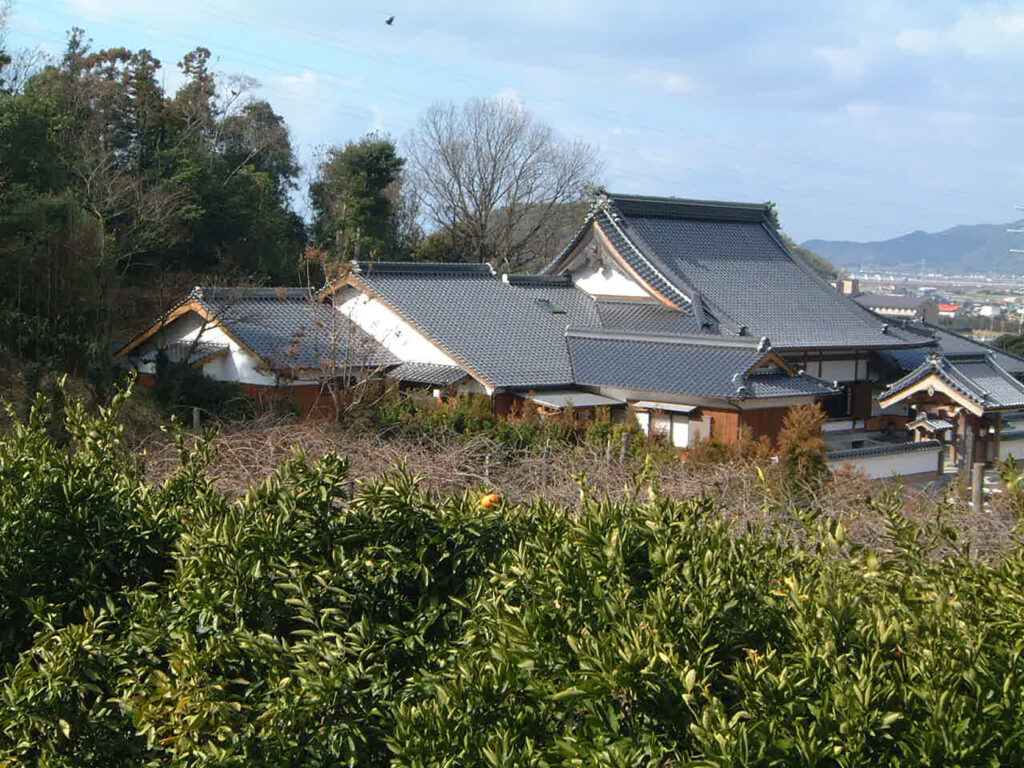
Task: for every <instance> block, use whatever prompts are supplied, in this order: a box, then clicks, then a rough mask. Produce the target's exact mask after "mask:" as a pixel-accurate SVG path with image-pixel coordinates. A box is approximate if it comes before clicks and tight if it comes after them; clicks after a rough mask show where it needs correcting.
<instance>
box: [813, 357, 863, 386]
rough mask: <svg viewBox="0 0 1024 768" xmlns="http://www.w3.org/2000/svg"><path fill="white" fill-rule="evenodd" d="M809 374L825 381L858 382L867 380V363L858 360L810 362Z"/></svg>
mask: <svg viewBox="0 0 1024 768" xmlns="http://www.w3.org/2000/svg"><path fill="white" fill-rule="evenodd" d="M807 372H808V373H809V374H811V375H812V376H817V377H818V378H819V379H824V380H825V381H857V380H858V379H864V378H867V362H866V361H864V360H861V361H860V364H859V365H858V363H857V361H856V360H808V361H807Z"/></svg>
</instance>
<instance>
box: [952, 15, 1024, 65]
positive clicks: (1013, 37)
mask: <svg viewBox="0 0 1024 768" xmlns="http://www.w3.org/2000/svg"><path fill="white" fill-rule="evenodd" d="M952 40H953V42H954V44H955V45H956V47H957V48H959V49H960V50H962V51H963V52H964V53H966V54H967V55H969V56H975V57H978V58H997V57H1000V56H1003V55H1006V54H1017V55H1019V54H1020V53H1022V52H1024V13H1012V14H1006V13H998V12H992V10H991V9H984V10H981V9H977V8H970V9H968V10H966V11H964V13H963V15H961V17H960V19H959V21H957V23H956V25H955V26H954V27H953V29H952Z"/></svg>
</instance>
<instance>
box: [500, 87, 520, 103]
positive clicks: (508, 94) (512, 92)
mask: <svg viewBox="0 0 1024 768" xmlns="http://www.w3.org/2000/svg"><path fill="white" fill-rule="evenodd" d="M498 100H499V101H508V102H511V103H513V104H523V97H522V95H521V94H520V93H519V91H517V90H516V89H515V88H502V89H501V90H500V91H498Z"/></svg>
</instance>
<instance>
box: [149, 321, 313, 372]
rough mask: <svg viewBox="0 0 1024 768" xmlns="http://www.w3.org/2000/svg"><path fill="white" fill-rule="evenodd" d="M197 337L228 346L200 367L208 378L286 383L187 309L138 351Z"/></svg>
mask: <svg viewBox="0 0 1024 768" xmlns="http://www.w3.org/2000/svg"><path fill="white" fill-rule="evenodd" d="M197 338H198V339H199V340H200V341H204V342H208V343H211V344H226V345H227V346H228V354H227V355H223V356H221V357H218V358H217V359H215V360H211V361H210V362H208V363H206V364H205V365H204V366H203V369H202V370H203V373H205V374H206V375H207V376H209V377H210V378H211V379H217V380H218V381H237V382H239V383H240V384H258V385H261V386H270V387H273V386H277V385H278V384H279V383H285V382H279V381H278V379H277V377H275V376H273V375H271V374H267V373H264V372H262V371H260V370H258V367H259V366H261V365H262V363H261V362H260V360H259V359H258V358H256V357H253V356H252V355H250V354H249V353H248V352H247V351H246V350H245V349H243V348H242V347H241V345H239V344H238V342H236V341H235V340H234V339H232V338H231V337H230V336H229V335H228V334H226V333H225V332H224V330H223V329H222V328H219V327H217V326H212V325H209V324H207V323H206V322H205V321H204V320H203V319H202V318H201V317H199V316H198V315H196V314H195V313H194V312H189V313H188V314H186V315H183V316H182V317H180V318H178V319H177V320H175V321H174V322H172V323H171V324H170V325H168V326H167V327H166V328H161V329H160V330H159V331H158V332H157V333H155V334H153V336H152V337H151V338H150V340H149V341H147V342H146V343H145V344H143V345H141V346H140V347H139V349H138V354H139V355H144V354H147V353H149V352H153V351H155V350H157V349H160V348H161V347H165V346H167V345H168V344H171V343H174V342H176V341H184V342H188V341H195V340H196V339H197ZM155 369H156V366H155V365H154V364H152V363H146V364H141V365H139V370H140V371H141V372H143V373H154V372H155ZM289 383H290V382H289ZM295 383H303V382H295Z"/></svg>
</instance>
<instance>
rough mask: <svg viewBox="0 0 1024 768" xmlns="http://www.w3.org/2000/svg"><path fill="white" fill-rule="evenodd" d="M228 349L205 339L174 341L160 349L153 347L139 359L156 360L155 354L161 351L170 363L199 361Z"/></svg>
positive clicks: (145, 360) (143, 360)
mask: <svg viewBox="0 0 1024 768" xmlns="http://www.w3.org/2000/svg"><path fill="white" fill-rule="evenodd" d="M228 350H229V347H228V345H227V344H214V343H212V342H207V341H175V342H173V343H171V344H168V345H167V346H165V347H163V348H162V349H154V350H153V351H151V352H149V353H148V354H145V355H142V356H141V357H140V358H139V359H140V360H142V362H144V363H154V362H156V359H157V356H158V355H159V354H160V353H161V352H162V353H163V354H164V356H165V357H166V358H167V360H168V362H171V363H184V362H186V361H187V362H189V363H200V362H203V361H206V360H209V359H210V358H212V357H214V356H216V355H219V354H223V353H225V352H227V351H228Z"/></svg>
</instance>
